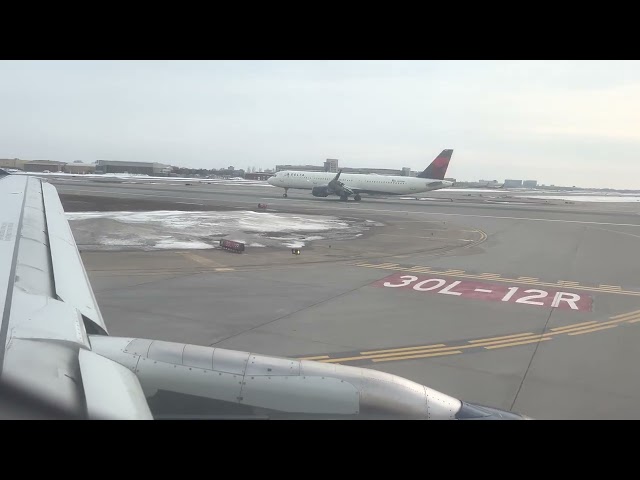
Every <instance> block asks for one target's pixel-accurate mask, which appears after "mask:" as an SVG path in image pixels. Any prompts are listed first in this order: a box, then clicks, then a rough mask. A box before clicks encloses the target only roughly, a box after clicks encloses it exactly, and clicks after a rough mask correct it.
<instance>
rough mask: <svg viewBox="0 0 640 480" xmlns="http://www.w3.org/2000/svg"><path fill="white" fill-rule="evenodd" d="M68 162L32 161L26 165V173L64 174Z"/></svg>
mask: <svg viewBox="0 0 640 480" xmlns="http://www.w3.org/2000/svg"><path fill="white" fill-rule="evenodd" d="M65 165H66V162H56V161H55V160H31V161H29V162H26V163H25V164H24V171H25V172H51V173H53V172H62V171H63V169H64V166H65Z"/></svg>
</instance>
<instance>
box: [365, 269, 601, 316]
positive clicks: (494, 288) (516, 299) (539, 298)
mask: <svg viewBox="0 0 640 480" xmlns="http://www.w3.org/2000/svg"><path fill="white" fill-rule="evenodd" d="M372 286H374V287H381V288H390V289H394V288H397V289H408V290H412V291H414V292H416V293H438V294H441V295H451V296H454V297H461V298H471V299H475V300H489V301H494V302H508V303H519V304H522V305H533V306H537V307H553V308H558V309H561V310H573V311H579V312H590V311H591V305H592V298H591V297H590V296H589V295H585V294H578V293H573V292H566V291H562V290H541V289H538V288H527V287H521V286H520V287H516V286H513V287H511V286H509V285H508V284H507V285H504V284H498V283H485V282H471V281H466V280H455V281H454V280H447V279H444V278H436V277H428V276H416V275H405V274H402V273H396V274H393V275H390V276H388V277H385V278H383V279H382V280H378V281H377V282H374V283H373V284H372Z"/></svg>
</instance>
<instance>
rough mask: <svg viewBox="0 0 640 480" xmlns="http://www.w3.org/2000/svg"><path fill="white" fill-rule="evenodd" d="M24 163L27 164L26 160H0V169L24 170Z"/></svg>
mask: <svg viewBox="0 0 640 480" xmlns="http://www.w3.org/2000/svg"><path fill="white" fill-rule="evenodd" d="M25 163H27V160H20V159H19V158H0V168H13V169H15V170H24V164H25Z"/></svg>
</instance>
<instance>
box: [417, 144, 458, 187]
mask: <svg viewBox="0 0 640 480" xmlns="http://www.w3.org/2000/svg"><path fill="white" fill-rule="evenodd" d="M451 155H453V149H447V150H443V151H442V152H441V153H440V155H438V156H437V157H436V158H435V159H434V160H433V162H431V164H430V165H429V166H428V167H427V168H425V170H424V172H422V173H421V174H419V175H418V178H433V179H434V180H443V179H444V176H445V174H446V173H447V167H448V166H449V162H450V161H451Z"/></svg>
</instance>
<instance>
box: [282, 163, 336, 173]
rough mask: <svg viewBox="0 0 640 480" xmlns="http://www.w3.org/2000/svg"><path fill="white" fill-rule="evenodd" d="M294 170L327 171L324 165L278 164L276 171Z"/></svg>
mask: <svg viewBox="0 0 640 480" xmlns="http://www.w3.org/2000/svg"><path fill="white" fill-rule="evenodd" d="M283 170H293V171H296V172H326V170H325V167H324V166H323V165H276V172H281V171H283Z"/></svg>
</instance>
